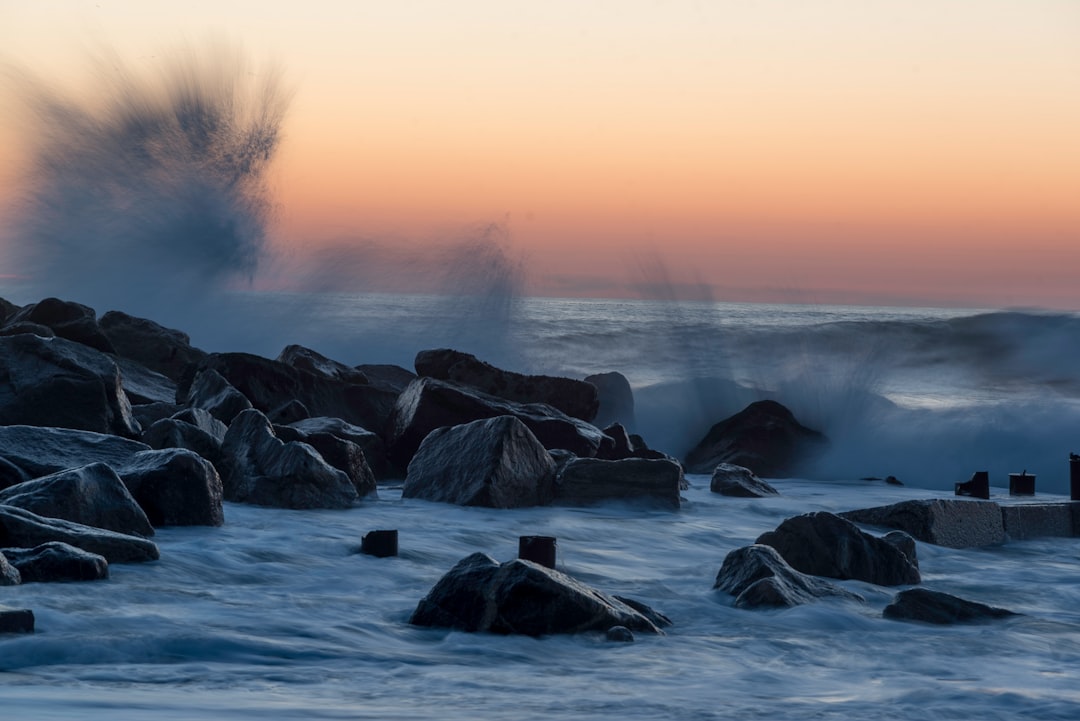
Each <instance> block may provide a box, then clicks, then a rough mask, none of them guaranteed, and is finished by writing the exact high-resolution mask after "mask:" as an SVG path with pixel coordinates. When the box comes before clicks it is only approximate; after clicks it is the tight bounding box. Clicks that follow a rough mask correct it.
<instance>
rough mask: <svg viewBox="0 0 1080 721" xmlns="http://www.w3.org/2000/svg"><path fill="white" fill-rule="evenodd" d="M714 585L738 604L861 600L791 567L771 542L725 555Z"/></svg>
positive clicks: (788, 604)
mask: <svg viewBox="0 0 1080 721" xmlns="http://www.w3.org/2000/svg"><path fill="white" fill-rule="evenodd" d="M713 588H716V589H719V590H721V591H726V592H727V593H730V594H731V595H732V596H735V606H736V607H738V608H775V607H791V606H799V605H802V604H804V603H811V602H813V601H816V600H818V599H822V598H829V597H838V598H845V599H850V600H855V601H862V600H863V598H862V596H859V595H858V594H855V593H851V592H850V591H848V590H846V589H843V588H840V587H839V586H837V585H835V584H832V583H829V582H828V581H822V580H821V579H820V578H814V577H813V576H808V575H807V574H805V573H800V572H799V571H796V570H795V569H794V568H792V567H791V566H790V565H788V563H787V562H786V561H785V560H784V559H783V558H782V557H781V556H780V554H779V553H777V552H776V549H775V548H772V547H771V546H764V545H760V544H755V545H752V546H743V547H742V548H736V549H735V550H734V551H732V552H731V553H729V554H728V555H727V556H725V557H724V563H723V565H721V567H720V572H719V573H718V574H717V575H716V583H715V584H713Z"/></svg>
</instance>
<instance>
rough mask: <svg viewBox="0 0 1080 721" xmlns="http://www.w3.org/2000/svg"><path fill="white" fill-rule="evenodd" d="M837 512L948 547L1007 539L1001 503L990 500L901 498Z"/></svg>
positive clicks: (995, 543)
mask: <svg viewBox="0 0 1080 721" xmlns="http://www.w3.org/2000/svg"><path fill="white" fill-rule="evenodd" d="M840 515H841V516H843V517H844V518H846V519H848V520H849V521H853V522H855V523H865V524H867V525H870V526H882V527H884V528H895V529H898V530H901V531H904V532H906V533H908V534H910V535H911V536H913V537H914V538H917V539H918V540H920V541H924V542H926V543H932V544H934V545H936V546H947V547H949V548H973V547H978V546H995V545H999V544H1002V543H1005V540H1006V538H1005V524H1004V521H1003V520H1002V512H1001V506H999V505H998V504H997V503H993V502H992V501H977V500H960V499H930V500H917V501H904V502H902V503H894V504H892V505H891V506H876V507H874V508H863V509H860V510H856V511H848V512H847V513H841V514H840Z"/></svg>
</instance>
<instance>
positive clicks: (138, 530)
mask: <svg viewBox="0 0 1080 721" xmlns="http://www.w3.org/2000/svg"><path fill="white" fill-rule="evenodd" d="M0 504H6V505H9V506H16V507H18V508H22V509H24V510H27V511H30V512H31V513H36V514H37V515H39V516H45V517H47V518H61V519H63V520H65V521H72V522H73V523H80V524H82V525H84V526H93V527H94V528H103V529H106V530H109V531H116V532H117V533H124V534H127V535H135V536H152V535H154V529H153V527H152V526H151V525H150V521H148V520H147V518H146V514H145V513H144V512H143V510H142V508H140V507H139V504H138V503H136V501H135V499H134V498H133V497H132V495H131V493H130V492H129V491H128V489H127V487H126V486H125V485H124V482H123V481H121V480H120V477H119V476H118V475H116V471H114V470H113V469H112V468H111V467H110V466H107V465H105V464H104V463H91V464H90V465H86V466H81V467H78V468H70V469H67V470H63V471H58V472H56V473H53V474H51V475H48V476H44V477H42V478H35V479H34V480H32V481H26V482H25V483H20V484H19V485H17V486H12V487H11V488H6V489H4V490H3V491H0Z"/></svg>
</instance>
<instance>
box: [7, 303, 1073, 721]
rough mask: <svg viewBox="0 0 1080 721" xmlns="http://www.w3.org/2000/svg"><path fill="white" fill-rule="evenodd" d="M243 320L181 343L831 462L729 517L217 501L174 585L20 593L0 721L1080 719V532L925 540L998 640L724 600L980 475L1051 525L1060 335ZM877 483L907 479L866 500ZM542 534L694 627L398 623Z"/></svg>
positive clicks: (724, 503) (867, 612)
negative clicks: (362, 366) (780, 567)
mask: <svg viewBox="0 0 1080 721" xmlns="http://www.w3.org/2000/svg"><path fill="white" fill-rule="evenodd" d="M20 300H21V299H20ZM22 302H26V301H25V300H23V301H22ZM245 303H246V304H247V309H246V310H245V311H244V312H243V313H241V314H240V315H238V316H236V317H242V318H243V319H244V324H243V327H242V328H241V327H240V326H237V328H236V330H235V331H234V332H233V333H232V334H231V336H230V335H229V334H221V333H218V334H217V335H215V332H216V331H215V330H214V329H213V328H211V327H209V326H205V327H192V328H187V330H190V331H191V332H192V336H193V341H194V342H195V343H196V344H197V345H202V346H203V347H206V348H207V349H209V350H249V351H254V352H260V353H264V354H268V355H271V356H272V355H276V353H277V352H278V351H279V350H280V348H281V347H282V346H284V345H285V344H287V343H290V342H301V343H304V344H307V345H310V346H311V347H314V348H315V349H317V350H320V351H322V352H324V353H326V354H328V355H331V356H332V357H335V358H338V359H339V360H342V361H344V362H348V363H376V362H394V363H399V364H401V365H406V366H407V365H408V364H409V363H410V362H411V358H412V355H413V354H414V353H415V352H416V351H417V350H419V349H421V348H424V347H439V346H444V345H448V346H454V347H462V348H463V349H464V350H468V351H471V352H475V353H477V355H478V356H480V357H481V358H484V359H486V360H492V361H493V362H498V363H499V364H501V365H504V366H506V367H510V368H513V369H515V370H522V371H528V372H546V373H565V374H569V375H573V376H578V377H580V376H583V375H586V374H589V373H598V372H606V371H612V370H618V371H620V372H622V373H624V374H625V375H626V376H627V378H628V379H629V380H630V382H631V384H632V385H633V386H634V388H635V392H636V398H637V406H636V409H635V421H634V422H635V425H636V430H638V431H639V432H641V433H642V434H643V435H644V436H645V437H646V440H647V441H649V442H650V444H651V445H653V446H654V447H657V448H661V449H664V450H670V451H671V452H673V453H681V452H682V451H681V450H680V448H676V446H679V445H680V444H681V445H682V446H688V445H691V444H692V443H693V442H695V441H696V438H695V437H694V436H695V434H698V433H702V432H703V431H704V430H707V424H708V423H712V422H715V421H717V420H720V419H721V418H722V417H724V415H727V414H730V413H731V412H735V411H737V410H738V409H739V408H740V407H741V405H740V404H744V403H745V402H748V401H749V400H753V399H756V398H759V397H775V398H777V399H779V400H781V402H784V403H785V404H787V405H789V407H791V408H792V409H793V411H794V412H795V413H796V416H797V417H798V418H799V419H800V420H801V421H802V422H803V423H805V424H806V425H809V426H811V427H815V428H818V429H819V430H822V431H823V432H825V433H826V434H827V435H828V436H829V438H830V450H829V451H828V453H827V454H826V456H825V457H823V458H821V459H818V461H816V462H815V464H813V465H812V466H810V467H807V469H806V472H805V473H803V474H800V475H805V476H807V477H806V478H800V479H773V483H774V485H775V486H776V487H777V489H778V490H779V491H780V494H781V495H780V496H778V497H774V498H766V499H734V498H726V497H721V496H718V495H715V494H712V493H710V492H709V489H708V477H707V476H693V475H692V476H690V477H689V480H690V483H691V488H690V489H689V490H687V491H685V492H684V494H683V495H684V498H685V503H684V504H683V508H682V509H681V510H679V511H674V512H672V511H661V510H656V509H650V508H645V507H640V506H634V505H625V504H605V505H599V506H596V507H592V508H583V509H572V508H537V509H520V510H499V511H496V510H486V509H478V508H459V507H455V506H450V505H444V504H436V503H428V502H424V501H418V500H414V499H402V498H401V491H400V485H399V484H395V483H390V484H384V485H382V486H381V487H380V489H379V496H378V499H377V500H369V501H365V502H364V503H362V504H360V505H358V506H357V507H356V508H353V509H350V510H347V511H287V510H280V509H269V508H256V507H250V506H243V505H236V504H226V508H225V516H226V522H225V525H224V526H223V527H222V528H164V529H160V530H159V531H158V534H157V536H156V537H155V541H156V542H157V543H158V544H159V546H160V549H161V560H159V561H157V562H154V563H148V564H134V565H113V566H112V567H111V569H110V572H111V577H110V579H109V580H108V581H103V582H95V583H80V584H25V585H23V586H16V587H8V588H3V589H0V604H3V605H7V606H14V607H22V608H31V609H33V610H34V612H35V615H36V617H37V632H36V633H35V634H33V635H29V636H4V637H0V717H2V718H3V719H20V720H22V719H73V718H78V719H102V721H105V720H106V719H108V720H112V719H146V718H155V719H192V718H207V719H210V718H213V719H254V718H258V719H351V718H357V719H364V718H370V719H395V718H398V719H419V718H433V717H437V718H444V719H475V718H493V719H522V718H561V719H600V718H603V719H608V718H613V717H622V718H641V719H712V718H717V719H719V718H738V719H745V718H762V719H775V718H821V719H827V718H836V719H851V718H859V719H910V718H925V719H956V718H978V719H997V718H1000V719H1016V718H1030V719H1075V718H1077V717H1078V716H1080V681H1078V680H1077V677H1076V674H1075V669H1076V668H1080V539H1039V540H1029V541H1022V542H1020V541H1018V542H1010V543H1007V544H1005V545H1002V546H998V547H992V548H981V549H965V550H956V549H947V548H940V547H935V546H931V545H928V544H923V543H919V544H918V556H919V560H920V565H921V570H922V574H923V585H924V586H926V587H928V588H932V589H936V590H941V591H946V592H950V593H954V594H957V595H960V596H963V597H965V598H968V599H970V600H973V601H978V602H981V603H987V604H991V605H996V606H1001V607H1004V608H1008V609H1010V610H1012V611H1016V612H1018V613H1019V614H1021V615H1019V616H1017V617H1014V618H1011V619H1009V620H1005V621H1001V622H995V623H992V624H988V625H974V626H955V627H936V626H926V625H919V624H911V623H902V622H897V621H890V620H886V619H884V618H882V616H881V611H882V609H883V608H884V606H885V605H887V604H888V603H889V602H890V601H891V599H892V597H893V595H894V593H895V592H896V590H897V589H889V588H882V587H877V586H873V585H870V584H866V583H862V582H855V581H845V582H841V584H842V585H844V586H845V587H847V588H848V589H849V590H852V591H855V592H856V593H859V594H860V595H862V596H863V597H864V598H865V599H866V602H865V603H856V602H852V601H844V600H839V599H831V600H826V601H822V602H820V603H814V604H810V605H805V606H801V607H797V608H792V609H787V610H764V611H746V610H740V609H735V608H733V606H732V601H733V599H732V598H731V597H730V596H728V595H727V594H724V593H721V592H718V591H714V590H713V589H712V585H713V583H714V580H715V577H716V574H717V571H718V570H719V568H720V565H721V563H722V562H723V559H724V556H725V555H726V554H727V553H728V552H730V551H731V550H733V549H735V548H738V547H740V546H743V545H746V544H749V543H752V542H753V541H754V539H755V538H757V536H758V535H760V534H761V533H763V532H765V531H768V530H771V529H773V528H775V527H776V526H777V525H778V524H779V523H780V522H781V521H782V520H783V519H784V518H787V517H789V516H792V515H797V514H800V513H805V512H808V511H814V510H830V511H843V510H849V509H853V508H860V507H866V506H873V505H879V504H883V503H890V502H894V501H899V500H906V499H912V498H933V497H946V496H949V495H951V494H950V492H949V490H948V489H951V484H952V483H954V482H956V481H958V480H966V477H967V476H969V475H970V473H971V472H972V471H974V470H990V471H991V481H992V485H993V486H995V488H994V493H995V495H998V496H1000V495H1002V494H1004V493H1005V491H1004V489H1003V488H1002V486H1004V485H1005V483H1006V476H1005V475H1004V474H1005V473H1007V472H1015V471H1019V470H1024V469H1026V470H1027V471H1028V472H1029V473H1035V474H1037V479H1038V480H1037V491H1038V492H1039V497H1040V498H1041V499H1042V500H1063V497H1062V496H1060V495H1055V494H1060V493H1062V492H1063V491H1064V489H1065V487H1066V484H1065V478H1066V477H1067V474H1066V469H1067V455H1068V452H1069V451H1070V450H1075V449H1076V447H1077V446H1080V422H1078V414H1077V397H1078V394H1077V392H1076V388H1077V373H1078V371H1077V369H1076V364H1075V362H1074V361H1073V359H1074V358H1075V351H1076V349H1077V345H1078V344H1080V340H1078V328H1080V325H1078V324H1080V321H1078V320H1077V318H1076V317H1075V316H1073V315H1071V314H1050V313H1038V312H1019V311H1017V312H981V311H959V310H935V309H874V308H833V307H814V306H752V305H735V304H708V303H701V304H687V303H650V302H642V301H638V302H624V301H580V300H551V299H548V300H541V299H518V300H516V301H515V303H514V304H513V307H512V308H511V311H510V313H508V314H506V313H503V314H500V315H491V314H488V315H485V314H484V313H482V312H480V311H478V310H475V311H474V312H471V313H469V312H463V311H467V310H469V308H468V301H466V300H461V299H456V300H449V299H439V298H434V297H419V296H418V297H397V298H395V297H393V296H343V295H335V296H319V297H313V296H304V297H300V296H291V295H285V294H282V295H275V296H271V295H262V296H245V299H244V300H242V301H241V302H239V303H238V304H237V306H238V307H243V306H245ZM100 310H104V309H100ZM303 318H306V319H307V321H306V322H304V323H299V324H298V323H295V322H294V321H295V320H297V319H303ZM219 320H220V319H219ZM470 324H471V325H473V326H476V325H480V326H482V327H480V328H477V327H473V328H470V327H469V326H470ZM245 329H246V330H245ZM478 330H482V331H483V332H482V333H481V332H473V331H478ZM470 332H472V334H471V335H470ZM230 339H231V342H229V340H230ZM702 424H704V428H702ZM886 474H893V475H897V476H898V477H900V478H901V479H902V480H903V481H904V482H905V483H906V484H907V485H906V486H904V487H895V486H887V485H885V484H884V483H882V482H880V481H867V480H859V479H860V478H862V477H864V476H884V475H886ZM380 528H396V529H398V530H399V533H400V547H401V555H400V556H399V557H396V558H384V559H378V558H373V557H369V556H365V555H358V554H356V553H355V551H356V550H357V548H358V546H359V544H360V538H361V537H362V535H363V534H364V533H366V532H367V531H369V530H374V529H380ZM532 534H544V535H552V536H556V537H557V538H558V549H559V562H558V568H559V569H560V570H562V571H564V572H566V573H568V574H570V575H572V576H574V577H576V578H578V579H580V580H582V581H584V582H585V583H588V584H590V585H592V586H595V587H597V588H599V589H601V590H603V591H606V592H608V593H614V594H618V595H624V596H629V597H632V598H636V599H639V600H641V601H643V602H645V603H647V604H649V605H651V606H653V607H655V608H657V609H658V610H660V611H662V612H664V613H666V614H667V615H668V616H669V617H671V618H672V620H673V621H674V626H672V627H671V628H670V629H668V631H667V634H666V635H665V636H659V637H646V636H639V637H638V639H637V641H636V642H635V643H633V644H612V643H608V642H606V641H605V640H604V639H603V638H602V636H600V635H592V634H583V635H579V636H572V637H549V638H540V639H534V638H521V637H504V636H494V635H484V634H466V633H461V632H456V631H447V630H439V629H420V628H414V627H411V626H410V625H409V624H408V618H409V616H410V614H411V613H412V611H413V609H414V608H415V607H416V604H417V602H418V601H419V600H420V599H421V598H422V597H423V596H424V595H425V594H426V593H427V592H428V590H430V588H431V587H432V586H433V585H434V584H435V583H436V582H437V581H438V579H439V578H440V577H441V576H442V575H443V574H444V573H445V572H446V571H447V570H448V569H449V568H450V567H452V566H453V565H454V563H456V562H457V561H458V560H460V559H461V558H463V557H464V556H466V555H468V554H470V553H473V552H477V551H481V552H485V553H489V554H490V555H492V556H493V557H495V558H496V559H497V560H500V561H503V560H508V559H510V558H513V557H514V555H515V553H516V548H517V539H518V537H519V536H521V535H532Z"/></svg>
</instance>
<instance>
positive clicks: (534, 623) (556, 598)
mask: <svg viewBox="0 0 1080 721" xmlns="http://www.w3.org/2000/svg"><path fill="white" fill-rule="evenodd" d="M409 623H411V624H413V625H415V626H435V627H442V628H453V629H458V630H461V631H469V632H490V633H500V634H524V635H527V636H545V635H549V634H556V633H581V632H584V631H598V632H601V633H605V632H606V631H607V629H609V628H611V627H612V626H624V627H626V628H627V629H629V630H631V631H636V632H638V633H654V634H656V633H662V631H660V629H658V628H657V627H656V626H655V625H654V624H653V623H652V622H651V621H649V619H648V618H646V617H645V616H644V615H642V614H640V613H638V612H637V611H635V610H634V609H632V608H630V607H629V606H627V605H626V604H624V603H622V602H621V601H619V600H617V599H615V598H613V597H611V596H608V595H607V594H604V593H602V592H600V591H597V590H595V589H593V588H590V587H588V586H586V585H584V584H583V583H581V582H579V581H576V580H574V579H573V578H570V577H569V576H566V575H564V574H562V573H560V572H558V571H555V570H552V569H549V568H545V567H544V566H540V565H538V564H535V563H532V562H530V561H523V560H520V559H515V560H513V561H508V562H506V563H504V564H501V565H500V564H499V563H498V562H497V561H495V559H493V558H491V557H490V556H488V555H486V554H483V553H474V554H472V555H471V556H468V557H467V558H464V559H462V560H461V561H459V562H458V564H457V565H456V566H454V567H453V568H452V569H451V570H450V571H449V572H448V573H447V574H446V575H445V576H443V577H442V579H440V580H439V582H438V583H437V584H435V586H434V587H433V588H432V589H431V591H430V592H429V593H428V594H427V596H425V597H424V598H423V600H421V601H420V603H419V604H418V605H417V607H416V611H415V612H414V613H413V615H412V618H410V619H409Z"/></svg>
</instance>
